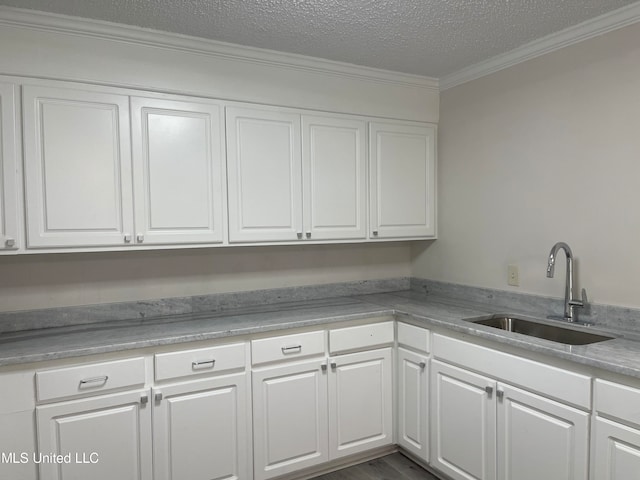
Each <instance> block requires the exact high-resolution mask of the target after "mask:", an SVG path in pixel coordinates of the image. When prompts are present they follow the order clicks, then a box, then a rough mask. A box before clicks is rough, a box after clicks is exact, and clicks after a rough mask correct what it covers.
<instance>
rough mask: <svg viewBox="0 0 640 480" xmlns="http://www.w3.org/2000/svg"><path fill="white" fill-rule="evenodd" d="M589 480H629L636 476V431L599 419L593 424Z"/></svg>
mask: <svg viewBox="0 0 640 480" xmlns="http://www.w3.org/2000/svg"><path fill="white" fill-rule="evenodd" d="M592 438H593V444H594V449H593V456H592V459H591V462H592V472H593V473H592V476H591V478H592V479H593V480H630V479H634V478H638V476H639V472H640V430H639V429H637V428H633V427H629V426H627V425H623V424H621V423H618V422H614V421H611V420H608V419H606V418H602V417H595V420H594V422H593V435H592Z"/></svg>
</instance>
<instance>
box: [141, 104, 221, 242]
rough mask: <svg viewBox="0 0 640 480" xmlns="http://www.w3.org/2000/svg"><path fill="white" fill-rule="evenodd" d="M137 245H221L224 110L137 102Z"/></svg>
mask: <svg viewBox="0 0 640 480" xmlns="http://www.w3.org/2000/svg"><path fill="white" fill-rule="evenodd" d="M131 116H132V144H133V178H134V194H135V225H136V238H135V241H136V242H137V243H143V242H144V243H145V244H147V243H164V244H172V243H220V242H222V240H223V238H224V236H223V234H224V227H223V225H224V221H223V211H224V208H223V198H224V191H223V183H224V182H225V172H224V162H223V159H224V149H223V140H222V125H223V124H222V107H220V106H218V105H216V104H212V103H200V102H197V101H195V100H192V99H185V101H176V100H166V99H151V98H132V99H131Z"/></svg>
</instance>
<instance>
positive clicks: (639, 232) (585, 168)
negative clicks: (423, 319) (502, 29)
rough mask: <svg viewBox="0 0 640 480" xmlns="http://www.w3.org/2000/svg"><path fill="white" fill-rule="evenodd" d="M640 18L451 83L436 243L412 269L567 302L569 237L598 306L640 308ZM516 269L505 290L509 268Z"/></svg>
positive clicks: (443, 112)
mask: <svg viewBox="0 0 640 480" xmlns="http://www.w3.org/2000/svg"><path fill="white" fill-rule="evenodd" d="M638 39H640V24H636V25H632V26H629V27H626V28H624V29H621V30H618V31H615V32H611V33H608V34H606V35H603V36H601V37H597V38H594V39H591V40H588V41H586V42H583V43H580V44H576V45H574V46H571V47H568V48H565V49H563V50H559V51H557V52H554V53H551V54H547V55H545V56H543V57H539V58H537V59H534V60H530V61H528V62H526V63H523V64H520V65H517V66H514V67H511V68H508V69H506V70H503V71H501V72H498V73H496V74H493V75H490V76H487V77H484V78H481V79H478V80H474V81H472V82H469V83H467V84H464V85H460V86H458V87H455V88H452V89H449V90H446V91H445V92H443V93H442V95H441V104H440V126H439V135H440V136H439V158H438V161H439V208H440V211H439V217H438V220H439V225H438V231H439V239H438V240H437V241H436V242H433V243H420V244H416V245H414V247H413V250H412V258H413V274H414V275H415V276H418V277H423V278H429V279H436V280H442V281H448V282H454V283H460V284H467V285H474V286H484V287H491V288H497V289H503V290H509V289H514V290H516V291H520V292H527V293H536V294H544V295H550V296H555V297H561V296H563V294H564V290H563V285H564V283H563V282H564V259H563V258H561V262H562V265H560V266H559V268H556V278H554V279H553V280H551V279H548V278H546V276H545V266H546V259H547V255H548V254H549V250H550V249H551V246H552V245H553V244H554V243H555V242H557V241H561V240H562V241H566V242H568V243H569V245H570V246H571V247H572V249H573V252H574V255H575V256H576V257H577V259H578V272H577V274H578V280H579V283H580V286H581V287H585V288H586V289H587V292H588V294H590V297H591V298H590V299H591V300H592V301H594V302H598V303H607V304H617V305H626V306H633V307H640V294H639V292H640V290H639V288H638V286H639V281H638V278H639V276H640V252H639V250H638V249H639V247H640V42H639V41H638ZM511 263H513V264H516V265H518V266H519V268H520V282H521V286H520V287H519V288H514V287H508V286H507V265H508V264H511Z"/></svg>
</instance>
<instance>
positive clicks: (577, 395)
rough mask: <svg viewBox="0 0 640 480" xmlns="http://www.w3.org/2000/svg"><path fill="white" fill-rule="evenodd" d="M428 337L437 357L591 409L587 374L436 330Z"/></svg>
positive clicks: (579, 406) (589, 383) (589, 384)
mask: <svg viewBox="0 0 640 480" xmlns="http://www.w3.org/2000/svg"><path fill="white" fill-rule="evenodd" d="M432 340H433V356H434V357H435V358H437V359H440V360H444V361H445V362H448V363H452V364H454V365H458V366H461V367H464V368H468V369H470V370H474V371H476V372H479V373H483V374H485V375H489V376H491V377H493V378H495V379H497V380H499V381H504V382H507V383H510V384H512V385H514V386H518V387H522V388H525V389H527V390H533V391H535V392H543V393H544V395H545V396H548V397H551V398H554V399H556V400H560V401H561V402H565V403H569V404H571V405H574V406H576V407H578V408H582V409H585V410H589V409H591V377H588V376H586V375H581V374H579V373H575V372H571V371H569V370H565V369H563V368H558V367H554V366H552V365H547V364H544V363H540V362H536V361H534V360H530V359H528V358H524V357H519V356H516V355H512V354H510V353H504V352H500V351H498V350H493V349H491V348H487V347H484V346H481V345H476V344H474V343H469V342H465V341H463V340H458V339H456V338H451V337H448V336H444V335H440V334H437V333H436V334H434V335H433V339H432Z"/></svg>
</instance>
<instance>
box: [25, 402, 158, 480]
mask: <svg viewBox="0 0 640 480" xmlns="http://www.w3.org/2000/svg"><path fill="white" fill-rule="evenodd" d="M148 395H149V391H148V390H142V391H136V392H127V393H118V394H113V395H105V396H101V397H93V398H88V399H82V400H75V401H71V402H64V403H57V404H52V405H47V406H41V407H37V408H36V415H37V424H38V447H39V452H40V454H42V455H48V454H50V453H53V454H58V455H69V457H68V461H67V460H66V459H65V460H64V461H63V462H59V463H47V462H46V458H45V459H43V463H41V464H40V479H41V480H80V479H91V480H113V479H114V478H117V479H120V480H150V479H151V478H152V468H151V455H152V453H151V405H150V404H149V403H143V402H142V401H141V398H142V397H145V396H146V398H147V399H148V398H149V397H148Z"/></svg>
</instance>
